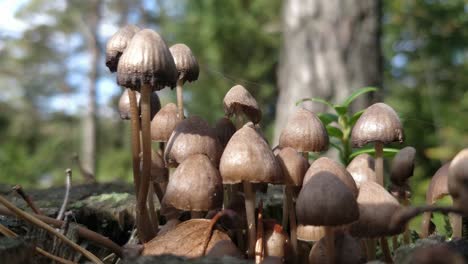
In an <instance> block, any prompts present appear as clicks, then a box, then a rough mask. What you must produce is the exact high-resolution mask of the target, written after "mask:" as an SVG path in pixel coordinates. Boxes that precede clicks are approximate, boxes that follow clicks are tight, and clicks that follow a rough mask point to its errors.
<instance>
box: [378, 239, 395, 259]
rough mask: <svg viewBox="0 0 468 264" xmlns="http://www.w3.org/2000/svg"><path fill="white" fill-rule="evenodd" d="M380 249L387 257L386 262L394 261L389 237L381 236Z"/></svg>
mask: <svg viewBox="0 0 468 264" xmlns="http://www.w3.org/2000/svg"><path fill="white" fill-rule="evenodd" d="M380 249H381V250H382V253H383V255H384V258H385V263H393V259H392V254H391V253H390V248H389V247H388V241H387V238H385V237H381V238H380Z"/></svg>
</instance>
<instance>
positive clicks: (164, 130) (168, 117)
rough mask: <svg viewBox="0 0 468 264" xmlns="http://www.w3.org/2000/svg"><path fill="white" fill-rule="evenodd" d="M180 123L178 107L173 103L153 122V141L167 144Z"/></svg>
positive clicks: (163, 109)
mask: <svg viewBox="0 0 468 264" xmlns="http://www.w3.org/2000/svg"><path fill="white" fill-rule="evenodd" d="M179 121H180V118H179V117H178V114H177V106H176V105H175V104H173V103H168V104H167V105H165V106H164V107H163V108H161V110H159V112H157V113H156V115H155V116H154V117H153V119H152V120H151V140H153V141H159V142H167V141H168V140H169V137H170V136H171V134H172V131H174V129H175V127H176V126H177V124H178V123H179Z"/></svg>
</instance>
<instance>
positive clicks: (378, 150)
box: [374, 142, 384, 186]
mask: <svg viewBox="0 0 468 264" xmlns="http://www.w3.org/2000/svg"><path fill="white" fill-rule="evenodd" d="M374 148H375V177H376V178H377V183H378V184H380V186H384V175H383V172H384V164H383V144H382V142H375V144H374Z"/></svg>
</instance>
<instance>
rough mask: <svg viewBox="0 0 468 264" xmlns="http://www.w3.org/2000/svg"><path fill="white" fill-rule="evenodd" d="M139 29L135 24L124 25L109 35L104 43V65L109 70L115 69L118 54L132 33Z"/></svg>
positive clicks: (118, 57)
mask: <svg viewBox="0 0 468 264" xmlns="http://www.w3.org/2000/svg"><path fill="white" fill-rule="evenodd" d="M138 31H140V28H139V27H137V26H135V25H126V26H124V27H122V28H120V29H119V30H118V31H117V32H115V33H114V35H112V36H111V37H110V39H109V40H108V41H107V43H106V66H107V68H109V71H110V72H116V71H117V65H118V64H119V59H120V56H122V53H123V52H124V50H125V48H127V45H128V43H129V42H130V40H131V39H132V38H133V35H135V33H137V32H138Z"/></svg>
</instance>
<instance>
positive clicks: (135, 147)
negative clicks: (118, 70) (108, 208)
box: [128, 89, 140, 197]
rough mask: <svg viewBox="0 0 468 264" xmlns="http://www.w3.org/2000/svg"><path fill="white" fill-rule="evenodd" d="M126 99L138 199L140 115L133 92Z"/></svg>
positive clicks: (130, 91)
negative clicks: (128, 108) (128, 101)
mask: <svg viewBox="0 0 468 264" xmlns="http://www.w3.org/2000/svg"><path fill="white" fill-rule="evenodd" d="M128 98H129V99H130V119H131V137H132V162H133V164H132V165H133V183H134V185H135V194H136V196H137V197H138V192H139V188H140V115H139V113H138V106H137V99H136V94H135V91H133V90H130V89H129V90H128Z"/></svg>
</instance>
